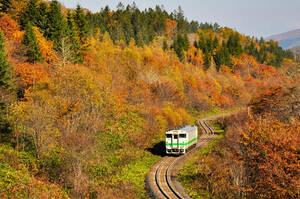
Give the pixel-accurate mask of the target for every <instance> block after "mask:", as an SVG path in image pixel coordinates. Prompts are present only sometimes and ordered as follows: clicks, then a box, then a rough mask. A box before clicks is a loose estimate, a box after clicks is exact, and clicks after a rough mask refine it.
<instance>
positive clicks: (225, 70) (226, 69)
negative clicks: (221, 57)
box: [219, 65, 232, 73]
mask: <svg viewBox="0 0 300 199" xmlns="http://www.w3.org/2000/svg"><path fill="white" fill-rule="evenodd" d="M219 71H220V72H223V73H231V72H232V71H231V69H230V68H229V67H228V66H225V65H221V66H220V69H219Z"/></svg>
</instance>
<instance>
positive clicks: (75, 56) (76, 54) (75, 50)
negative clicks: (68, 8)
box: [65, 12, 83, 63]
mask: <svg viewBox="0 0 300 199" xmlns="http://www.w3.org/2000/svg"><path fill="white" fill-rule="evenodd" d="M65 34H66V35H67V37H66V42H67V45H68V44H69V45H70V46H69V50H70V52H69V54H70V55H69V58H68V60H69V61H71V62H73V63H82V62H83V51H81V49H80V44H79V39H78V37H77V36H76V32H75V27H74V22H73V19H72V14H71V13H70V12H68V13H67V29H66V32H65Z"/></svg>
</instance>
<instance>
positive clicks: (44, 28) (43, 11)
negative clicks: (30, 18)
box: [36, 2, 49, 38]
mask: <svg viewBox="0 0 300 199" xmlns="http://www.w3.org/2000/svg"><path fill="white" fill-rule="evenodd" d="M47 9H48V6H47V4H46V3H45V2H41V3H40V5H39V7H38V15H37V19H36V26H37V27H39V29H40V31H41V32H42V33H43V34H44V36H45V37H46V38H47V34H48V33H49V24H48V13H47V12H48V11H47Z"/></svg>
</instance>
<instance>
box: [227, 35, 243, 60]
mask: <svg viewBox="0 0 300 199" xmlns="http://www.w3.org/2000/svg"><path fill="white" fill-rule="evenodd" d="M227 48H228V50H229V53H230V54H231V55H233V56H236V57H237V56H239V55H241V54H242V53H243V48H242V45H241V43H240V37H239V34H238V33H235V34H232V35H230V36H229V39H228V42H227Z"/></svg>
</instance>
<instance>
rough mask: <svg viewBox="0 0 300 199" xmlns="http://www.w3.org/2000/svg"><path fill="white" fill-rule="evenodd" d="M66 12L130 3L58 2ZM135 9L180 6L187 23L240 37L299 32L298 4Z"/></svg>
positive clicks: (181, 0) (211, 1)
mask: <svg viewBox="0 0 300 199" xmlns="http://www.w3.org/2000/svg"><path fill="white" fill-rule="evenodd" d="M59 1H60V2H61V3H62V4H63V5H65V6H66V7H68V8H75V7H76V5H77V4H80V5H81V6H82V7H84V8H88V9H89V10H91V11H93V12H97V11H100V10H101V8H104V7H105V6H106V5H108V6H109V7H110V8H111V9H113V10H114V9H116V6H117V5H118V3H119V2H122V3H123V4H124V5H128V4H132V2H133V0H59ZM134 2H135V3H136V5H137V7H138V8H140V9H141V10H144V9H145V8H149V7H152V8H154V7H155V6H156V5H163V6H164V8H165V10H167V11H168V12H172V11H174V10H175V9H177V8H178V6H181V7H182V9H183V11H184V14H185V16H186V17H187V18H188V19H189V20H196V21H199V22H209V23H215V22H217V23H218V24H220V25H221V26H227V27H230V28H233V29H235V30H237V31H239V32H241V33H243V34H246V35H251V36H256V37H267V36H270V35H273V34H278V33H283V32H286V31H290V30H294V29H298V28H300V0H135V1H134Z"/></svg>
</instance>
